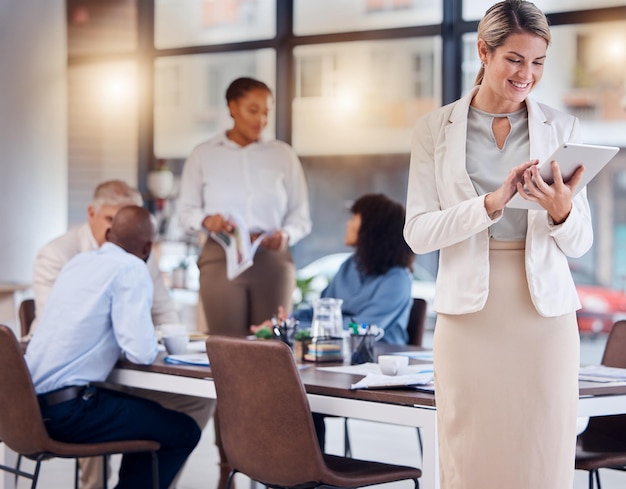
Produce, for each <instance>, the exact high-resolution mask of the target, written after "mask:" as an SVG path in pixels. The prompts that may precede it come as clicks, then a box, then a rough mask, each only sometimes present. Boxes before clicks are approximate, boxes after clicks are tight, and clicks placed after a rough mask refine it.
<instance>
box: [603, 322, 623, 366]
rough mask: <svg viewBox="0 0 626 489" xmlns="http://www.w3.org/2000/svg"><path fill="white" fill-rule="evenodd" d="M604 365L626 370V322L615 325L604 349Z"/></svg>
mask: <svg viewBox="0 0 626 489" xmlns="http://www.w3.org/2000/svg"><path fill="white" fill-rule="evenodd" d="M602 365H606V366H607V367H618V368H626V320H622V321H617V322H616V323H615V324H613V327H612V328H611V332H610V333H609V337H608V338H607V340H606V346H605V347H604V354H603V355H602Z"/></svg>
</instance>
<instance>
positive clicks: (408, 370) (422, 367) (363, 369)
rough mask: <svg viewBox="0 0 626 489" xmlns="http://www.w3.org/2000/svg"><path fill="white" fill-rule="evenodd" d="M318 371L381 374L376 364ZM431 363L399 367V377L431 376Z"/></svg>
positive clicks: (362, 364) (361, 364) (326, 368)
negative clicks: (428, 374) (427, 374)
mask: <svg viewBox="0 0 626 489" xmlns="http://www.w3.org/2000/svg"><path fill="white" fill-rule="evenodd" d="M317 369H318V370H326V371H327V372H337V373H339V374H353V375H368V374H378V375H380V374H381V371H380V366H379V365H378V364H377V363H371V362H368V363H360V364H358V365H340V366H338V367H317ZM432 372H433V364H432V363H414V364H412V365H407V366H406V367H400V371H399V372H398V373H399V374H400V375H415V374H424V373H430V374H431V375H432Z"/></svg>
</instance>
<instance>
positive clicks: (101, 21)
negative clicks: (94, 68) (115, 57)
mask: <svg viewBox="0 0 626 489" xmlns="http://www.w3.org/2000/svg"><path fill="white" fill-rule="evenodd" d="M66 9H67V53H68V55H69V56H77V55H78V56H80V55H94V54H95V55H97V54H105V53H125V52H131V51H133V50H135V49H137V0H90V1H89V2H85V1H84V0H67V1H66ZM42 20H43V19H42Z"/></svg>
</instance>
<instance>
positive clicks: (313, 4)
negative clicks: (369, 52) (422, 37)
mask: <svg viewBox="0 0 626 489" xmlns="http://www.w3.org/2000/svg"><path fill="white" fill-rule="evenodd" d="M441 19H442V2H441V0H341V1H337V0H315V1H311V0H294V32H295V34H296V35H299V36H303V35H307V34H323V33H328V32H347V31H365V30H371V29H386V28H391V27H406V26H415V25H431V24H438V23H440V22H441Z"/></svg>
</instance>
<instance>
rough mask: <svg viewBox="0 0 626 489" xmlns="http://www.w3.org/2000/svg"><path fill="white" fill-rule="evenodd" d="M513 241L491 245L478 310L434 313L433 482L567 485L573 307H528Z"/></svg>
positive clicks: (516, 488)
mask: <svg viewBox="0 0 626 489" xmlns="http://www.w3.org/2000/svg"><path fill="white" fill-rule="evenodd" d="M492 241H493V240H492ZM523 246H524V244H523V243H505V242H497V241H495V242H493V243H492V244H491V246H490V252H489V262H490V270H491V271H490V278H489V298H488V301H487V304H486V306H485V308H484V309H483V310H482V311H480V312H477V313H473V314H465V315H449V314H439V315H438V317H437V325H436V328H435V335H434V364H435V392H436V394H435V396H436V402H437V420H438V436H439V451H440V452H439V453H440V475H441V487H442V489H571V488H572V485H573V479H574V457H575V444H576V413H577V403H578V364H579V347H580V345H579V336H578V328H577V325H576V315H575V313H571V314H567V315H564V316H559V317H551V318H546V317H542V316H540V315H539V314H538V313H537V311H536V309H535V307H534V306H533V304H532V302H531V298H530V294H529V292H528V285H527V282H526V273H525V268H524V249H523Z"/></svg>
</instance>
